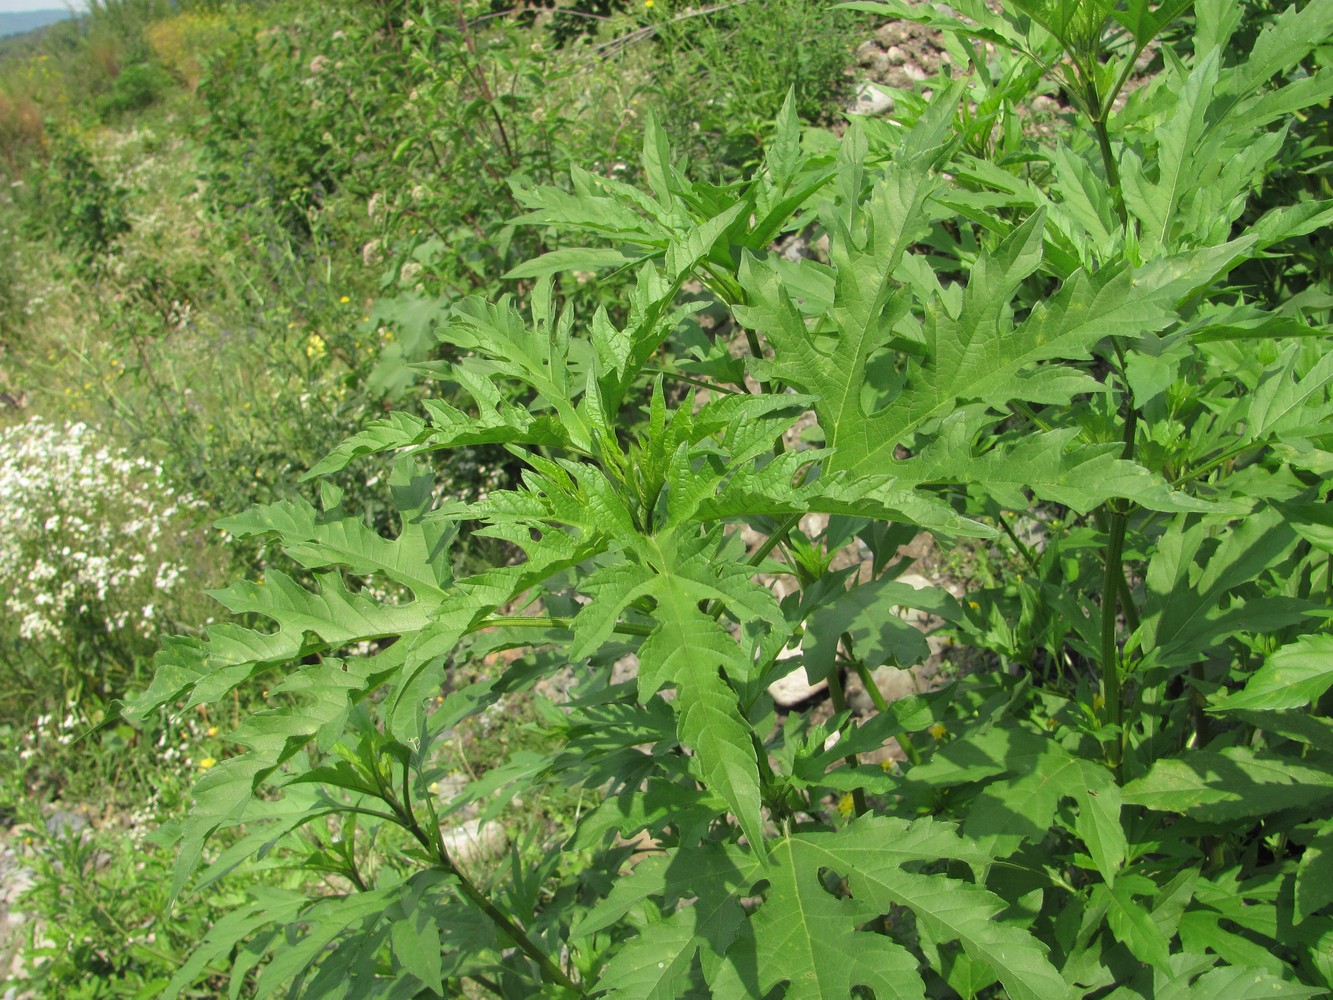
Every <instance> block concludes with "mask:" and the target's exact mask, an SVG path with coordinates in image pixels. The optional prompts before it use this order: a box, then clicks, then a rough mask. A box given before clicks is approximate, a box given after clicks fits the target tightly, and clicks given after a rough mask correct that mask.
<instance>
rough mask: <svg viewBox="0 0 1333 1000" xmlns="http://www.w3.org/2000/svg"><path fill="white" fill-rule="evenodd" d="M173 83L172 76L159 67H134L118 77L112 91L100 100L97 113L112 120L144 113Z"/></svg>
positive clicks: (153, 64) (136, 65)
mask: <svg viewBox="0 0 1333 1000" xmlns="http://www.w3.org/2000/svg"><path fill="white" fill-rule="evenodd" d="M171 83H172V81H171V76H170V74H168V73H167V71H166V70H165V69H163V68H162V67H161V66H159V65H158V64H157V63H153V62H141V63H134V64H132V65H130V66H126V67H125V68H124V69H122V70H121V71H120V72H119V73H118V74H116V79H115V81H114V82H113V83H112V84H111V89H110V90H109V91H108V92H107V93H105V94H103V95H102V97H101V98H99V100H98V102H97V110H98V112H99V113H100V114H101V115H102V117H103V118H108V119H109V118H114V117H116V116H117V115H123V114H126V113H128V112H130V111H142V110H143V109H144V108H147V107H149V106H151V105H153V104H156V103H157V102H158V101H159V100H160V99H161V97H162V95H163V93H165V92H166V91H167V89H168V88H169V87H170V86H171Z"/></svg>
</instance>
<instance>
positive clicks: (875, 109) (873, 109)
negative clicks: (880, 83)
mask: <svg viewBox="0 0 1333 1000" xmlns="http://www.w3.org/2000/svg"><path fill="white" fill-rule="evenodd" d="M892 110H893V98H892V97H890V96H889V95H888V94H886V93H884V91H882V90H880V89H879V88H878V87H876V86H875V85H874V84H873V83H863V84H861V86H860V87H858V88H857V90H856V101H855V102H854V103H853V104H852V113H853V114H858V115H884V114H888V113H889V112H890V111H892Z"/></svg>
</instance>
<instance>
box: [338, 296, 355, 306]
mask: <svg viewBox="0 0 1333 1000" xmlns="http://www.w3.org/2000/svg"><path fill="white" fill-rule="evenodd" d="M351 301H352V300H351V299H350V298H349V297H348V296H346V295H344V296H343V297H342V298H340V299H339V300H338V302H339V304H340V305H344V306H345V305H347V303H349V302H351Z"/></svg>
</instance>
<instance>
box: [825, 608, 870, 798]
mask: <svg viewBox="0 0 1333 1000" xmlns="http://www.w3.org/2000/svg"><path fill="white" fill-rule="evenodd" d="M842 645H843V649H844V650H846V652H847V658H848V659H849V660H851V661H852V662H853V663H855V662H856V656H855V655H854V654H853V652H852V637H851V636H850V635H847V634H846V633H844V634H843V637H842ZM828 692H829V697H830V699H831V700H832V701H833V711H835V712H837V713H838V714H839V715H841V714H842V713H843V712H845V711H847V695H846V694H845V692H844V691H843V690H842V673H841V671H840V669H839V667H838V665H837V664H834V666H833V669H832V670H830V671H829V675H828ZM843 759H844V760H846V761H847V765H848V766H849V767H851V768H853V769H855V768H857V767H859V766H860V765H861V762H860V760H858V759H857V756H856V754H854V753H849V754H848V755H847V756H846V757H845V758H843ZM852 808H853V809H854V810H855V812H856V815H857V816H864V815H865V814H866V793H865V789H863V788H853V789H852Z"/></svg>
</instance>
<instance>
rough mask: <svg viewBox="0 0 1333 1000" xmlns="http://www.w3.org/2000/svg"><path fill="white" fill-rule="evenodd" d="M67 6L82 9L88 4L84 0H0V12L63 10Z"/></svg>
mask: <svg viewBox="0 0 1333 1000" xmlns="http://www.w3.org/2000/svg"><path fill="white" fill-rule="evenodd" d="M69 6H73V7H74V9H75V10H83V9H85V8H86V7H87V6H88V5H87V3H85V2H84V0H73V3H72V4H70V3H67V2H66V0H0V14H14V13H17V12H18V11H21V10H64V9H65V8H66V7H69Z"/></svg>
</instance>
